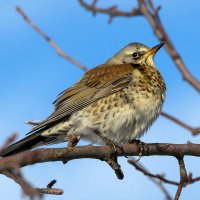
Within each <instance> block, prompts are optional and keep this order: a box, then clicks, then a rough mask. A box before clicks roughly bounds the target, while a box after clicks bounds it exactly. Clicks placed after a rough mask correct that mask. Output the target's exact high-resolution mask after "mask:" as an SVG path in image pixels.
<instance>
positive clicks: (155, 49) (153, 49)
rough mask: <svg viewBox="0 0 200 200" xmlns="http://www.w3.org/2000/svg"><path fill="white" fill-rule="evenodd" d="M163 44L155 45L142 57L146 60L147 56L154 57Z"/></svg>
mask: <svg viewBox="0 0 200 200" xmlns="http://www.w3.org/2000/svg"><path fill="white" fill-rule="evenodd" d="M164 44H165V43H160V44H158V45H156V46H155V47H153V48H151V49H150V50H149V51H147V52H146V53H145V54H144V57H145V58H148V57H149V56H154V55H155V54H156V53H157V52H158V50H159V49H160V48H161V47H162V46H163V45H164Z"/></svg>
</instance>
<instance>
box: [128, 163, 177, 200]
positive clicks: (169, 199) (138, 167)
mask: <svg viewBox="0 0 200 200" xmlns="http://www.w3.org/2000/svg"><path fill="white" fill-rule="evenodd" d="M128 163H129V164H131V165H132V166H134V167H135V168H136V170H138V171H140V172H142V173H143V174H144V175H146V176H148V177H149V179H150V180H151V181H152V182H153V183H154V184H156V185H157V186H158V187H159V188H160V189H161V191H162V192H163V193H164V194H165V197H166V199H167V200H172V197H171V195H170V194H169V192H168V191H167V189H166V188H165V187H164V185H163V182H165V181H166V182H167V183H170V184H171V183H172V184H175V185H178V183H177V182H175V181H169V180H167V179H165V178H164V176H162V175H160V174H156V175H153V174H151V173H150V172H149V171H148V170H147V169H145V167H144V166H142V165H141V164H139V163H138V162H136V161H135V160H134V159H132V160H128ZM160 177H162V179H160ZM156 179H159V180H156ZM163 179H164V180H165V181H163Z"/></svg>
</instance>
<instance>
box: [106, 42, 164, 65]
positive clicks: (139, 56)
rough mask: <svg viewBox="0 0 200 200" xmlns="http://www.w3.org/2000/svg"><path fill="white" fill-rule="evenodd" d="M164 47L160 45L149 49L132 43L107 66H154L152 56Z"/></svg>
mask: <svg viewBox="0 0 200 200" xmlns="http://www.w3.org/2000/svg"><path fill="white" fill-rule="evenodd" d="M163 45H164V43H161V44H159V45H157V46H155V47H153V48H149V47H147V46H146V45H144V44H141V43H138V42H134V43H131V44H128V45H127V46H125V47H124V48H123V49H121V50H120V51H119V52H118V53H116V54H115V55H114V56H113V57H112V58H110V59H109V60H108V61H107V62H106V63H107V64H141V63H143V62H146V63H147V64H149V65H152V64H153V65H154V63H153V56H154V55H155V54H156V52H157V51H158V50H159V49H160V48H161V47H162V46H163Z"/></svg>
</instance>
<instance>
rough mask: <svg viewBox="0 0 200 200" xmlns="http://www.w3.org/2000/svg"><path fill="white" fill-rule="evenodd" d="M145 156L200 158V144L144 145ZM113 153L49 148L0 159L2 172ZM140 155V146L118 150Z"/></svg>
mask: <svg viewBox="0 0 200 200" xmlns="http://www.w3.org/2000/svg"><path fill="white" fill-rule="evenodd" d="M141 145H143V152H142V155H143V156H152V155H165V156H174V157H178V156H180V154H181V155H188V156H197V157H199V156H200V144H193V143H187V144H169V143H149V144H146V143H142V144H140V147H141ZM112 152H113V150H112V147H110V146H78V147H74V148H73V150H72V151H71V150H68V148H47V149H37V150H33V151H26V152H22V153H19V154H16V155H13V156H8V157H4V158H1V159H0V172H3V171H5V170H13V169H15V168H18V167H25V166H27V165H32V164H36V163H43V162H50V161H52V162H55V161H70V160H73V159H80V158H93V159H99V160H105V158H108V157H109V156H110V154H111V153H112ZM139 153H140V148H139V146H138V144H124V145H122V149H120V148H117V150H116V156H137V155H138V154H139Z"/></svg>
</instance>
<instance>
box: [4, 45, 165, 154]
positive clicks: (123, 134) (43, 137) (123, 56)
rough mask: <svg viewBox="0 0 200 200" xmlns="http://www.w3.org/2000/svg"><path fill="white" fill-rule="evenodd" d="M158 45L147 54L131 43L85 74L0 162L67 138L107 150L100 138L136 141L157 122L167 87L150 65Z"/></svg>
mask: <svg viewBox="0 0 200 200" xmlns="http://www.w3.org/2000/svg"><path fill="white" fill-rule="evenodd" d="M163 45H164V43H160V44H158V45H156V46H154V47H153V48H149V47H148V46H146V45H144V44H142V43H138V42H134V43H130V44H128V45H126V46H125V47H124V48H122V49H121V50H120V51H119V52H118V53H116V54H115V55H114V56H113V57H111V58H110V59H108V60H107V61H106V62H105V63H103V64H101V65H99V66H97V67H95V68H93V69H90V70H89V71H87V72H86V73H85V74H84V76H83V77H82V78H81V79H80V80H79V81H77V82H76V83H75V84H74V85H72V86H71V87H69V88H68V89H66V90H64V91H63V92H61V93H60V94H59V96H58V97H57V99H56V100H55V101H54V102H53V104H54V106H55V109H54V111H53V113H52V114H51V115H50V116H49V117H47V118H46V119H45V120H43V121H40V122H37V123H35V122H34V123H32V125H34V127H33V128H32V129H31V131H30V132H29V133H27V136H26V137H25V138H23V139H21V140H19V141H18V142H16V143H14V144H11V145H10V146H8V147H6V148H5V149H3V150H2V151H1V152H0V157H5V156H10V155H14V154H16V153H19V152H22V151H25V150H29V149H33V148H36V147H39V146H42V145H50V144H56V143H61V142H66V141H68V137H70V136H77V137H80V139H83V140H86V141H89V142H91V143H92V144H97V145H104V144H106V140H104V138H105V139H107V140H108V141H111V142H113V143H114V144H126V143H131V142H132V141H134V140H136V139H138V138H140V137H141V136H142V135H143V134H144V133H145V132H147V130H148V129H149V128H150V126H151V125H152V123H153V122H154V121H155V120H156V119H157V118H158V116H159V114H160V113H161V110H162V106H163V103H164V101H165V96H166V85H165V82H164V79H163V77H162V75H161V73H160V72H159V70H158V69H157V67H156V66H155V63H154V55H155V54H156V53H157V52H158V50H159V49H160V48H161V47H162V46H163ZM97 133H100V135H99V134H97ZM101 136H102V137H101Z"/></svg>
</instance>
